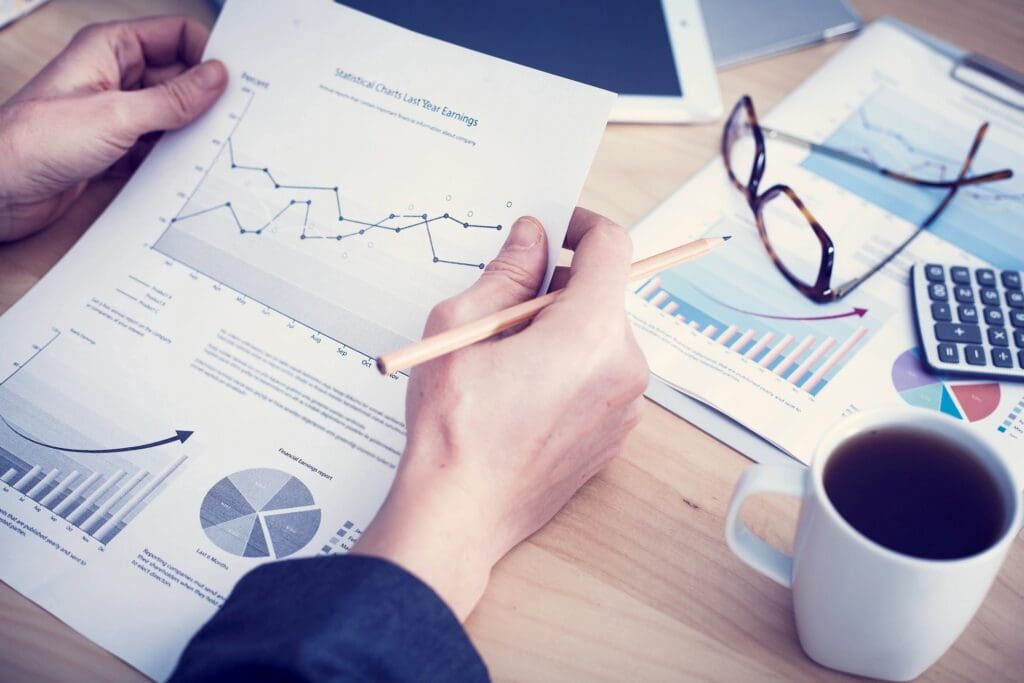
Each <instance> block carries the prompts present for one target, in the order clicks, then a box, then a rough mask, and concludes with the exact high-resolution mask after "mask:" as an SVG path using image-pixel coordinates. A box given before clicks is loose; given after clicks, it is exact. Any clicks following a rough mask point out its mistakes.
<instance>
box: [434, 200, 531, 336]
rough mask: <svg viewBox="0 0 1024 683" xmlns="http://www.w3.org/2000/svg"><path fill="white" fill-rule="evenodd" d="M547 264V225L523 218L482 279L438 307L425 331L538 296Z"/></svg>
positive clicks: (443, 327) (438, 330) (465, 320)
mask: <svg viewBox="0 0 1024 683" xmlns="http://www.w3.org/2000/svg"><path fill="white" fill-rule="evenodd" d="M547 263H548V241H547V234H546V233H545V231H544V228H543V227H542V226H541V224H540V222H539V221H538V220H537V219H536V218H531V217H529V216H524V217H523V218H520V219H519V220H517V221H516V222H515V223H514V224H513V225H512V229H511V231H510V232H509V236H508V239H506V240H505V244H504V246H502V248H501V251H500V252H498V255H497V256H495V257H494V260H493V261H491V262H490V263H488V264H487V267H486V268H485V269H484V272H483V274H482V275H481V276H480V279H479V280H477V281H476V282H475V283H473V285H472V286H471V287H470V288H469V289H467V290H466V291H464V292H462V293H461V294H458V295H456V296H454V297H452V298H451V299H447V300H446V301H442V302H441V303H440V304H438V305H437V306H435V307H434V310H433V311H431V313H430V317H429V318H427V325H426V329H425V330H424V333H425V334H426V335H431V334H437V333H438V332H443V331H444V330H447V329H450V328H452V327H456V326H458V325H463V324H465V323H468V322H472V321H474V320H477V319H479V318H482V317H484V316H485V315H488V314H490V313H494V312H496V311H500V310H501V309H503V308H508V307H509V306H514V305H516V304H518V303H522V302H523V301H526V300H527V299H530V298H532V297H534V296H535V295H536V294H537V290H538V289H539V288H540V285H541V283H542V282H543V281H544V273H545V272H546V270H547Z"/></svg>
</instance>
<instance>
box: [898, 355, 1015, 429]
mask: <svg viewBox="0 0 1024 683" xmlns="http://www.w3.org/2000/svg"><path fill="white" fill-rule="evenodd" d="M892 384H893V386H894V387H895V388H896V391H898V392H899V394H900V396H902V397H903V400H904V401H906V402H907V403H909V404H910V405H912V406H917V407H918V408H927V409H929V410H937V411H939V412H940V413H945V414H947V415H950V416H952V417H955V418H957V419H958V420H967V421H968V422H978V421H979V420H984V419H985V418H986V417H988V416H989V415H991V414H992V413H993V412H995V410H996V408H998V407H999V399H1000V391H999V384H998V383H996V382H956V381H953V380H951V379H950V378H948V377H945V376H943V375H935V374H932V373H931V372H930V371H929V370H928V368H926V367H925V366H924V364H923V363H922V362H921V351H920V349H917V348H913V349H908V350H907V351H904V352H903V353H901V354H900V355H899V357H898V358H896V362H894V363H893V365H892Z"/></svg>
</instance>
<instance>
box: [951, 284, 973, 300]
mask: <svg viewBox="0 0 1024 683" xmlns="http://www.w3.org/2000/svg"><path fill="white" fill-rule="evenodd" d="M953 296H955V297H956V300H957V301H958V302H960V303H962V304H973V303H974V290H973V289H971V288H970V287H964V286H960V287H954V288H953Z"/></svg>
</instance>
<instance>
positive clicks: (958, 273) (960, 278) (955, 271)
mask: <svg viewBox="0 0 1024 683" xmlns="http://www.w3.org/2000/svg"><path fill="white" fill-rule="evenodd" d="M949 279H950V280H952V281H953V282H955V283H956V284H958V285H969V284H971V271H969V270H967V269H966V268H964V267H963V266H953V267H952V268H950V269H949Z"/></svg>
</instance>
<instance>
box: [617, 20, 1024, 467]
mask: <svg viewBox="0 0 1024 683" xmlns="http://www.w3.org/2000/svg"><path fill="white" fill-rule="evenodd" d="M950 66H951V63H950V60H949V58H947V57H944V56H943V55H941V54H939V53H937V52H935V51H933V50H931V49H929V48H928V47H926V46H925V45H924V44H922V43H920V42H919V41H918V40H916V39H915V38H912V37H911V36H909V35H907V34H906V33H903V32H902V31H900V30H898V29H896V28H894V27H893V26H892V25H890V24H887V23H876V24H874V25H873V26H872V27H870V28H869V29H867V30H866V31H865V32H864V34H863V35H861V36H860V37H858V38H857V39H856V40H854V41H853V42H852V43H851V44H850V45H849V46H848V47H847V48H845V49H844V50H843V51H842V52H840V53H839V54H837V55H836V56H835V57H834V58H833V59H832V60H831V61H830V62H828V63H827V64H826V65H825V66H824V67H822V68H821V69H820V70H819V71H818V72H817V73H816V74H815V75H814V76H812V77H811V78H810V79H809V80H808V81H806V82H805V83H804V84H803V85H801V86H800V87H799V88H798V89H797V90H796V91H795V92H794V93H793V94H792V95H791V96H789V97H788V98H787V99H786V100H784V101H783V102H782V103H781V104H779V105H778V106H777V107H776V108H775V109H774V110H773V111H772V112H771V114H770V115H769V116H767V117H763V118H762V120H763V121H764V123H765V124H766V125H768V126H771V127H773V128H776V129H778V130H782V131H786V132H791V133H794V134H796V135H800V136H802V137H805V138H809V139H811V140H814V141H817V142H822V143H826V144H828V145H831V146H834V147H839V148H841V149H843V150H846V151H848V152H850V153H853V154H855V155H858V156H862V157H865V158H870V159H872V160H874V161H876V162H877V163H879V164H881V165H883V166H886V167H888V168H892V169H895V170H897V171H903V172H905V173H909V174H911V175H915V176H919V177H925V178H928V177H932V178H936V179H938V178H946V179H948V178H950V177H955V175H956V174H957V172H958V171H959V169H960V166H961V164H962V163H963V160H964V159H965V158H966V156H967V152H968V150H969V148H970V145H971V142H972V141H973V139H974V134H975V132H976V131H977V129H978V126H979V125H980V124H981V123H982V122H984V121H988V122H990V124H991V126H990V128H989V130H988V135H987V137H986V138H985V140H984V142H983V143H982V145H981V148H980V151H979V153H978V155H977V157H976V158H975V161H974V164H973V167H972V171H973V172H974V173H983V172H986V171H991V170H996V169H1000V168H1011V169H1013V170H1014V171H1015V176H1014V177H1013V179H1011V180H1006V181H1000V182H995V183H991V184H987V185H977V186H972V187H970V188H963V189H962V190H961V191H960V192H959V193H958V194H957V196H956V197H955V198H954V199H953V201H952V204H950V206H949V207H948V208H947V209H946V211H945V212H944V213H943V214H942V216H941V217H940V218H939V219H938V221H937V222H936V223H935V224H933V225H932V226H931V228H930V229H929V230H927V231H926V232H924V233H923V234H921V235H920V236H919V237H918V238H917V239H916V240H915V241H914V242H913V243H911V245H910V247H909V248H908V249H907V250H906V251H904V252H903V253H902V255H901V256H900V257H899V258H897V259H896V260H895V261H894V262H893V263H891V264H890V265H889V266H888V267H887V268H886V269H885V270H883V271H882V272H880V273H878V274H876V275H875V276H874V277H873V278H872V279H870V280H868V281H867V283H865V284H864V285H862V286H861V287H860V288H859V289H858V290H856V291H854V292H853V293H852V294H851V295H849V296H847V297H845V298H844V299H841V300H840V301H838V302H835V303H832V304H827V305H821V304H815V303H813V302H811V301H810V300H808V299H806V298H804V297H803V296H802V295H801V294H799V293H798V292H797V291H796V290H795V289H794V288H793V287H792V286H791V285H790V284H789V283H788V282H787V281H786V280H785V279H784V278H783V276H782V275H781V274H780V273H779V272H778V270H777V269H776V268H775V266H774V265H773V264H772V262H771V260H770V258H769V256H768V254H767V252H766V250H765V248H764V246H763V245H762V243H761V240H760V238H759V236H758V232H757V228H756V226H755V224H754V220H753V215H752V213H751V211H750V209H749V208H748V206H747V204H746V202H745V200H744V199H743V197H742V196H741V194H740V192H739V191H737V189H736V188H735V187H734V186H733V185H732V184H731V183H730V182H729V179H728V177H727V176H726V172H725V170H724V166H723V164H722V161H721V159H716V160H715V161H713V162H711V164H709V165H708V166H707V167H706V168H705V169H704V170H703V171H701V172H700V173H699V174H698V175H697V176H696V177H695V178H694V179H693V180H692V181H690V182H689V183H687V184H686V185H685V186H683V188H681V189H680V190H679V191H678V192H677V193H676V194H675V195H673V196H672V197H671V198H669V199H668V200H667V201H666V202H665V203H664V204H663V205H662V206H660V207H659V208H658V209H656V210H655V211H654V212H653V213H652V214H651V215H650V216H649V217H647V218H646V219H644V220H643V221H642V222H641V223H640V224H639V225H638V226H637V227H636V228H635V229H634V231H633V238H634V241H635V243H636V245H637V255H638V256H644V255H646V254H649V253H653V252H655V251H657V250H659V249H663V248H666V247H668V246H671V245H674V244H677V243H678V242H680V241H682V240H686V239H690V238H697V237H701V236H703V235H704V234H705V233H709V234H731V235H732V236H733V239H732V240H731V241H730V242H729V244H728V246H727V248H724V249H720V250H718V251H716V252H715V253H714V254H711V255H710V256H708V257H706V258H703V259H701V260H699V261H695V262H693V263H688V264H685V265H682V266H680V267H678V268H676V269H673V270H672V271H669V272H666V273H664V274H661V275H659V276H657V277H655V278H652V279H651V280H649V281H647V282H645V283H643V284H642V285H641V286H640V287H639V288H637V290H636V292H635V296H632V297H630V298H629V303H628V308H629V312H630V315H631V316H632V319H633V322H634V323H635V328H636V330H637V334H638V338H639V341H640V344H641V346H642V347H643V349H644V351H645V353H646V354H647V358H648V361H649V362H650V364H651V368H652V371H653V372H654V374H655V375H656V376H657V377H659V378H660V379H661V380H663V381H665V382H667V383H669V384H670V385H672V386H674V387H675V388H677V389H679V390H680V391H682V392H684V393H686V394H688V395H691V396H694V397H696V398H698V399H700V400H701V401H703V402H705V403H708V404H710V405H711V406H713V407H715V408H717V409H718V410H720V411H722V412H723V413H724V414H725V415H727V416H729V417H730V418H732V419H733V420H736V421H737V422H739V423H740V424H742V425H744V426H745V427H747V428H749V429H750V430H752V431H753V432H756V433H757V434H759V435H761V436H762V437H764V438H765V439H767V440H768V441H770V442H771V443H773V444H775V445H777V446H778V447H780V448H781V449H783V450H784V451H786V452H788V453H790V454H791V455H793V456H795V457H796V458H798V459H799V460H801V461H803V462H807V461H808V459H809V458H810V456H811V453H812V449H813V448H814V446H815V444H816V442H817V441H818V439H819V438H820V437H821V436H822V434H823V432H824V431H825V430H826V429H828V428H829V427H830V426H832V425H833V424H834V423H835V422H837V421H838V420H840V419H841V418H842V417H843V416H844V415H848V414H851V413H854V412H857V411H861V410H866V409H870V408H876V407H884V406H897V405H907V404H910V405H914V406H920V407H923V408H926V409H929V410H935V411H939V412H942V413H945V414H946V415H948V416H949V417H950V418H951V419H956V420H960V421H963V422H964V423H966V424H968V425H970V426H971V427H972V428H974V429H975V430H977V431H978V433H979V434H983V435H985V436H986V437H988V438H989V439H990V440H991V441H992V442H993V443H994V444H996V446H997V447H998V448H999V449H1000V450H1001V451H1002V452H1004V453H1006V454H1008V455H1010V456H1011V457H1014V458H1016V459H1017V460H1021V461H1024V385H1021V384H1019V383H1018V384H1010V383H1002V384H1001V383H998V382H993V381H988V380H970V379H952V378H949V377H942V376H935V375H932V374H930V373H928V372H927V371H926V370H925V368H924V367H923V366H922V364H921V360H920V353H919V350H918V348H917V344H918V341H917V335H916V331H915V327H914V322H913V316H912V313H911V298H910V297H911V294H910V288H909V286H908V279H909V269H910V265H911V264H912V263H913V262H915V261H928V260H935V261H939V262H942V261H956V262H962V263H964V264H966V265H981V264H985V263H987V264H989V265H991V266H994V267H996V268H1001V269H1009V270H1024V167H1022V165H1021V159H1024V113H1022V112H1021V111H1019V110H1015V109H1012V108H1011V107H1009V106H1005V105H1003V104H1001V103H999V102H998V101H997V100H995V99H992V98H990V97H987V96H986V95H984V94H981V93H978V92H976V91H974V90H972V89H969V88H967V87H966V86H964V85H962V84H959V83H957V82H954V81H952V80H951V79H949V77H948V74H949V71H950ZM837 83H842V88H840V89H839V90H837V88H836V85H835V84H837ZM756 104H757V103H756V102H755V105H756ZM761 114H762V115H763V112H761ZM751 147H752V145H751ZM766 147H767V164H766V169H767V172H766V176H765V179H764V181H763V182H762V183H761V186H762V188H768V187H770V186H771V185H773V184H775V183H777V182H778V183H785V184H787V185H789V186H790V187H792V188H793V189H794V190H795V191H796V192H797V194H798V195H799V196H800V198H801V199H802V200H803V202H804V203H805V204H806V205H807V207H808V208H809V209H810V211H811V212H812V213H813V214H814V215H815V217H816V218H817V219H818V220H819V221H820V222H821V224H822V225H823V226H825V228H826V230H827V231H828V232H829V234H830V236H831V237H832V239H833V240H834V242H835V248H836V252H835V253H836V262H835V269H836V272H835V276H834V280H833V282H843V281H845V280H846V279H848V278H850V277H853V276H856V275H859V274H861V273H863V272H866V271H867V270H868V269H869V268H870V267H871V266H873V265H875V264H877V263H878V262H879V261H880V260H882V259H883V258H884V257H885V256H886V255H888V254H889V253H891V251H892V250H893V249H894V248H895V247H896V246H897V245H898V244H900V242H901V241H902V240H903V239H905V238H906V236H908V235H909V234H910V233H911V232H912V231H913V230H914V229H915V226H916V225H917V224H918V223H919V222H920V221H921V220H923V219H924V218H925V217H926V216H927V215H928V214H929V213H930V212H931V211H932V210H933V209H934V208H935V207H936V206H938V204H939V202H940V201H941V199H942V196H943V194H942V191H941V190H934V189H929V188H922V187H915V186H912V185H907V184H904V183H900V182H896V181H894V180H890V179H888V178H886V177H884V176H882V175H881V174H878V173H875V172H873V171H869V170H865V169H862V168H859V167H856V166H852V165H850V164H847V163H844V162H841V161H836V160H834V159H832V158H829V157H826V156H823V155H821V154H818V153H815V152H813V151H812V152H808V150H806V149H804V148H802V147H798V146H794V145H791V144H787V143H786V142H783V141H776V140H772V139H768V140H767V143H766ZM747 158H748V160H749V159H751V158H752V154H748V156H747ZM748 164H749V161H748ZM748 167H749V166H748ZM780 219H781V222H779V221H780ZM775 221H776V222H775V223H773V225H774V226H775V227H782V228H785V229H782V230H778V231H776V232H775V233H773V240H790V241H792V242H798V241H800V240H801V238H802V237H806V236H807V235H808V233H809V228H808V227H807V224H806V222H804V221H803V220H802V219H801V218H794V219H793V220H791V221H788V222H787V221H786V220H785V216H781V217H780V216H778V215H776V216H775ZM796 251H797V249H789V252H790V253H793V252H796ZM817 255H818V252H817V251H815V252H814V254H813V256H814V257H815V258H816V257H817ZM797 267H799V266H797ZM812 267H813V268H816V267H817V263H816V262H814V263H813V264H812ZM1011 349H1013V347H1012V345H1011ZM1017 350H1018V349H1013V351H1014V354H1016V352H1017Z"/></svg>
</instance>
